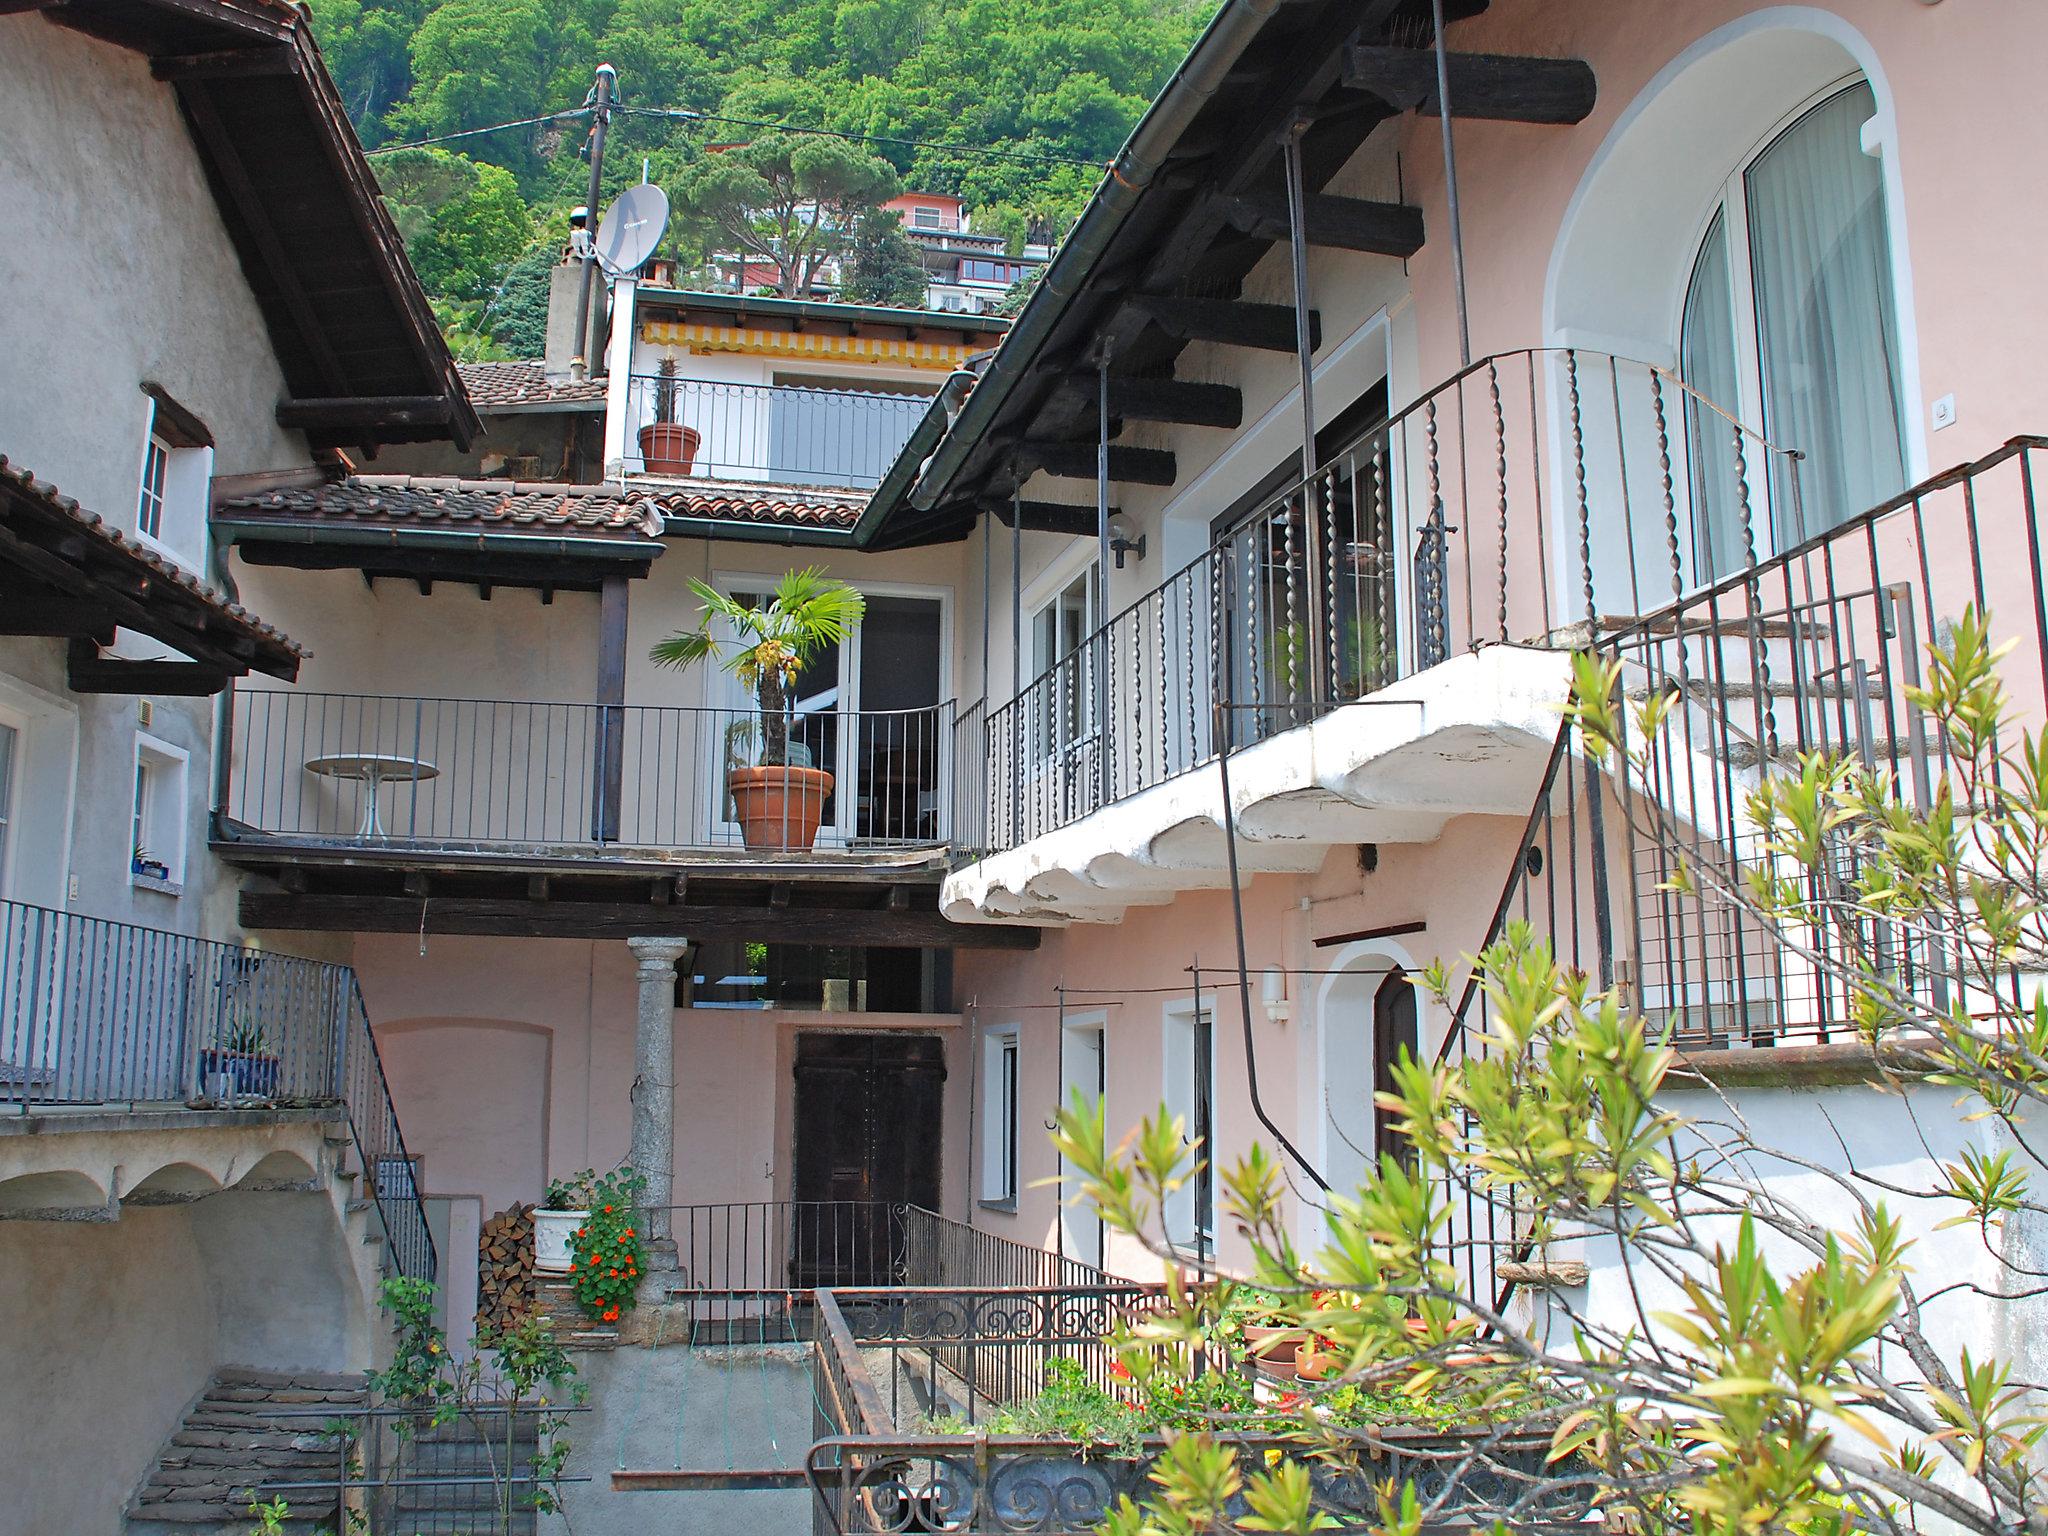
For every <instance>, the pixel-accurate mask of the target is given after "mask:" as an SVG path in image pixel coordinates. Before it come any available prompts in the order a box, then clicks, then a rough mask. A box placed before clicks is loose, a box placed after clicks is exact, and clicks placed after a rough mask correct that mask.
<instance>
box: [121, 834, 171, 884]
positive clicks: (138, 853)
mask: <svg viewBox="0 0 2048 1536" xmlns="http://www.w3.org/2000/svg"><path fill="white" fill-rule="evenodd" d="M128 867H129V868H130V869H131V870H133V871H134V872H135V873H136V874H138V875H145V876H147V877H148V878H149V879H151V880H168V879H170V878H171V866H170V865H168V864H166V863H165V862H164V861H163V860H162V859H160V858H158V857H157V856H156V855H155V854H153V853H151V852H150V851H149V850H148V849H147V848H145V847H143V846H142V844H140V843H137V844H136V845H135V849H134V852H133V853H132V854H131V855H130V858H129V863H128Z"/></svg>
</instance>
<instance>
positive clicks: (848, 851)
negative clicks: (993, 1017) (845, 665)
mask: <svg viewBox="0 0 2048 1536" xmlns="http://www.w3.org/2000/svg"><path fill="white" fill-rule="evenodd" d="M952 713H953V711H952V706H951V705H949V704H940V705H933V706H930V707H927V708H923V709H908V710H831V709H827V710H818V711H810V712H803V713H797V714H794V715H792V716H791V717H790V719H789V722H788V736H789V761H790V762H791V763H792V764H793V765H796V766H799V767H815V768H822V769H824V770H825V771H826V772H827V773H829V774H830V775H831V776H832V784H831V787H830V790H829V792H828V793H827V794H826V796H825V799H824V803H823V806H822V811H821V820H820V825H819V828H818V833H817V837H816V840H815V842H814V843H807V842H804V841H803V840H802V835H801V830H800V828H798V827H797V826H796V825H795V824H794V814H793V812H792V813H790V816H791V819H790V820H789V821H786V822H785V823H784V824H781V825H778V826H774V827H771V828H769V829H768V830H769V832H770V833H771V834H772V835H771V836H770V837H769V838H768V839H767V843H768V844H769V845H772V846H767V847H765V848H764V847H760V846H757V847H756V848H754V849H752V850H750V849H749V847H748V839H747V837H746V833H745V829H744V828H743V827H742V826H741V824H740V821H739V819H738V817H737V814H736V811H735V807H734V804H733V800H732V796H731V793H730V791H729V790H728V789H727V787H726V781H727V775H728V774H729V773H730V772H731V771H732V770H733V769H736V768H744V767H750V766H753V765H755V764H756V762H757V761H758V759H759V756H760V748H761V729H760V717H759V713H758V711H756V710H754V709H751V708H746V709H739V708H735V709H722V708H709V707H692V706H665V705H619V706H610V705H603V704H554V703H540V702H536V701H533V700H515V699H452V698H398V697H384V696H377V695H369V694H323V693H295V692H288V691H282V690H273V691H260V690H249V691H243V692H241V693H238V694H237V695H236V696H235V700H234V712H233V740H234V760H233V765H232V767H231V769H230V772H229V777H228V786H227V797H226V801H225V804H224V805H223V807H222V826H223V829H224V833H225V835H226V837H227V838H228V839H229V840H230V841H232V842H234V843H237V844H240V845H243V846H249V845H254V844H269V845H273V846H289V847H298V848H313V849H329V850H339V851H345V852H347V853H349V854H351V855H356V856H362V857H365V858H368V859H371V860H377V859H385V858H391V857H402V856H408V855H417V854H424V853H438V854H448V855H478V856H488V855H507V854H521V855H548V856H557V857H562V858H567V859H572V860H573V859H582V860H591V859H595V858H604V859H609V860H614V861H621V860H623V861H631V860H634V859H641V860H652V861H654V862H662V861H666V860H670V859H672V858H674V857H675V856H677V855H687V854H715V855H722V856H726V857H729V858H744V857H747V856H749V855H750V853H751V854H755V855H758V856H760V857H762V858H767V859H774V860H781V861H785V862H787V861H791V860H795V861H799V862H802V861H815V862H820V863H829V862H839V863H849V862H851V863H859V862H861V861H862V860H863V858H865V857H867V856H870V855H882V856H885V857H886V860H887V861H888V862H896V863H901V862H904V860H903V858H902V856H903V855H906V854H913V855H914V854H921V853H922V854H928V853H930V852H933V851H936V850H941V849H943V848H945V846H946V845H947V841H948V838H949V836H950V826H951V821H952V804H951V796H950V793H949V789H950V785H951V773H950V755H951V751H952V739H953V730H952ZM756 841H757V843H759V841H760V840H759V839H758V838H757V839H756Z"/></svg>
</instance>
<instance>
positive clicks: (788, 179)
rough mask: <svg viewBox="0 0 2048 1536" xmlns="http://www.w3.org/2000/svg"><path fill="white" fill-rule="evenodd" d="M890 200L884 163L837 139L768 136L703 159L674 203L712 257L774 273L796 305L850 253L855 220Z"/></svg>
mask: <svg viewBox="0 0 2048 1536" xmlns="http://www.w3.org/2000/svg"><path fill="white" fill-rule="evenodd" d="M896 192H897V181H896V173H895V171H894V170H893V169H891V168H890V166H889V164H888V162H887V161H885V160H881V159H878V158H877V157H876V156H874V155H869V154H864V153H862V152H861V151H860V150H858V149H856V148H854V147H853V146H852V145H850V144H846V143H843V142H841V141H839V140H837V139H825V138H815V137H811V136H807V135H803V134H792V133H768V134H763V135H762V136H761V137H760V138H758V139H756V140H754V141H753V142H752V143H750V144H745V145H742V146H740V147H739V148H737V149H731V150H727V151H725V152H723V153H721V154H715V155H707V156H706V157H705V158H704V159H703V160H702V161H700V162H699V163H698V164H697V165H695V166H694V167H692V168H691V169H690V170H689V171H687V172H686V173H685V174H684V175H683V177H682V178H681V180H680V181H679V182H678V184H677V186H676V188H675V192H674V197H675V204H676V207H677V210H678V212H679V214H680V218H681V222H682V223H683V224H684V225H685V226H686V227H693V228H694V231H695V232H696V233H698V234H699V235H700V236H701V237H702V238H703V239H704V242H705V245H706V247H707V248H708V249H713V250H717V249H725V250H730V251H733V252H735V253H737V254H738V255H740V256H741V257H743V258H747V259H751V260H753V261H758V262H762V263H764V264H766V265H769V266H772V267H773V268H774V269H775V272H776V283H775V288H776V292H777V293H779V294H781V295H782V296H783V297H784V298H800V297H803V296H805V295H807V294H808V293H809V292H810V291H811V285H812V284H813V283H814V282H815V281H816V279H817V276H818V273H819V270H820V269H821V268H822V267H823V266H824V265H825V264H826V263H827V262H829V261H832V260H834V259H835V258H838V257H842V256H844V255H845V254H846V253H847V251H848V250H849V249H850V247H851V245H852V242H853V239H854V235H855V233H856V231H857V230H858V228H859V225H860V221H861V219H862V218H863V217H864V216H865V215H867V214H869V213H871V212H873V211H874V210H875V208H876V207H877V206H878V205H879V204H881V203H883V202H885V201H886V200H888V199H889V198H891V197H893V196H895V195H896Z"/></svg>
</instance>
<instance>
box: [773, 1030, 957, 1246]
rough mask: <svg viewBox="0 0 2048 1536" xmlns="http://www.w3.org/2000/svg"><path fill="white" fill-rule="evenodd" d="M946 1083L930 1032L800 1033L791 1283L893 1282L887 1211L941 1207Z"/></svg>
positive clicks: (893, 1229)
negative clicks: (942, 1114) (904, 1207)
mask: <svg viewBox="0 0 2048 1536" xmlns="http://www.w3.org/2000/svg"><path fill="white" fill-rule="evenodd" d="M945 1081H946V1063H945V1048H944V1046H943V1045H942V1043H941V1042H940V1040H939V1038H938V1037H937V1036H936V1035H915V1034H891V1033H887V1032H883V1031H879V1030H878V1031H875V1032H873V1033H861V1034H825V1033H818V1034H804V1035H799V1036H797V1042H796V1165H795V1167H796V1174H795V1178H794V1180H793V1189H792V1194H793V1195H794V1197H795V1200H796V1207H795V1210H794V1213H793V1216H792V1220H793V1223H794V1225H793V1229H792V1231H791V1233H790V1283H791V1284H792V1285H796V1286H800V1287H811V1286H820V1285H886V1284H889V1283H890V1282H891V1281H892V1280H893V1279H895V1277H896V1274H897V1270H898V1267H899V1266H900V1264H901V1262H902V1258H903V1252H902V1224H901V1223H900V1222H898V1221H896V1220H894V1219H892V1212H893V1209H894V1208H895V1207H897V1206H901V1205H922V1206H926V1207H929V1208H931V1209H937V1207H938V1204H939V1144H940V1143H939V1136H940V1123H939V1115H940V1109H941V1104H942V1100H943V1097H944V1085H945Z"/></svg>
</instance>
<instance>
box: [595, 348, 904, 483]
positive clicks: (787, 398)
mask: <svg viewBox="0 0 2048 1536" xmlns="http://www.w3.org/2000/svg"><path fill="white" fill-rule="evenodd" d="M930 404H931V399H930V397H929V396H928V395H918V394H885V393H881V392H877V391H871V390H860V389H836V388H830V387H819V386H814V385H791V384H727V383H720V382H718V381H715V380H710V379H681V378H672V379H664V378H661V377H659V376H657V375H654V374H645V375H642V374H635V375H634V376H633V377H632V378H631V379H629V380H628V381H627V384H626V425H627V429H628V430H627V433H626V465H625V467H626V471H627V473H629V474H636V475H640V474H645V475H653V476H660V477H680V476H686V475H687V476H694V477H698V478H708V479H714V480H764V481H770V482H773V483H776V484H781V485H816V486H842V487H848V488H852V489H861V490H868V489H872V488H873V487H875V486H876V485H879V484H880V483H881V479H882V476H883V475H884V474H885V473H887V471H888V468H889V466H890V465H891V464H892V463H894V462H895V459H896V454H897V451H898V450H899V449H901V448H902V447H903V445H904V444H905V443H906V442H908V441H909V440H910V434H911V432H912V430H913V429H914V428H915V427H916V426H917V423H918V422H919V421H920V420H922V419H923V417H924V413H925V411H926V410H927V408H929V406H930ZM663 421H666V422H671V423H673V424H674V425H675V426H676V427H677V428H680V429H682V432H681V433H680V434H671V436H672V437H673V438H674V439H675V441H673V442H672V443H671V444H670V445H669V453H670V454H671V455H674V454H683V455H686V457H673V456H670V457H665V456H664V447H663V444H662V443H661V442H660V441H658V440H657V438H656V437H655V435H654V434H651V433H649V432H646V431H644V430H643V429H644V428H647V427H649V426H650V425H653V424H656V423H660V422H663ZM685 464H687V468H686V467H684V466H685Z"/></svg>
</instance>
